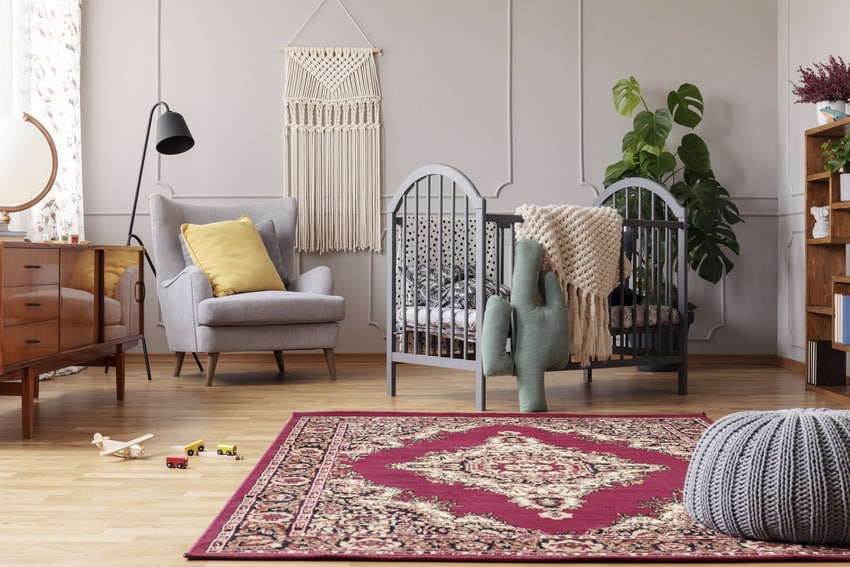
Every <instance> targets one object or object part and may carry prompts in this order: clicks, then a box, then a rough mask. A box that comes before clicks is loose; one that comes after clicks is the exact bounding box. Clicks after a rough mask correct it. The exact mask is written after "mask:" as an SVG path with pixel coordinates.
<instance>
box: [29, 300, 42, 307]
mask: <svg viewBox="0 0 850 567" xmlns="http://www.w3.org/2000/svg"><path fill="white" fill-rule="evenodd" d="M27 307H41V303H39V302H37V301H30V302H28V303H27Z"/></svg>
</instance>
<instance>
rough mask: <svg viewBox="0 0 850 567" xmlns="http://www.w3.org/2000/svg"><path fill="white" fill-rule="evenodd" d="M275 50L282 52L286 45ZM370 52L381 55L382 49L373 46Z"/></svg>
mask: <svg viewBox="0 0 850 567" xmlns="http://www.w3.org/2000/svg"><path fill="white" fill-rule="evenodd" d="M293 47H295V46H293ZM325 49H329V48H327V47H326V48H325ZM277 50H278V51H280V52H283V51H285V50H286V47H278V48H277ZM372 53H375V54H376V55H383V54H384V50H383V49H381V48H380V47H373V48H372Z"/></svg>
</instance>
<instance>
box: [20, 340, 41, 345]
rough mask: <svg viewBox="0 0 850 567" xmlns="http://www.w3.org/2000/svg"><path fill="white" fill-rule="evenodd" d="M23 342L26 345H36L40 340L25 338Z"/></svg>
mask: <svg viewBox="0 0 850 567" xmlns="http://www.w3.org/2000/svg"><path fill="white" fill-rule="evenodd" d="M24 342H26V343H27V344H28V345H37V344H38V343H40V342H41V341H40V340H39V339H27V340H26V341H24Z"/></svg>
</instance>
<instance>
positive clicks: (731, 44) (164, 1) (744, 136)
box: [82, 0, 813, 354]
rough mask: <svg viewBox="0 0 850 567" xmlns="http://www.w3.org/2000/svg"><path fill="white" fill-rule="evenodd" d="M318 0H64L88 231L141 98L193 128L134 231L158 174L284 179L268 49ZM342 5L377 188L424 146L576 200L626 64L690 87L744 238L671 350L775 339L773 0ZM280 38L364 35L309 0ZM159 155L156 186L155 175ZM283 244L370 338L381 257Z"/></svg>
mask: <svg viewBox="0 0 850 567" xmlns="http://www.w3.org/2000/svg"><path fill="white" fill-rule="evenodd" d="M317 3H318V0H251V1H248V2H234V1H227V0H161V3H160V2H158V1H157V0H147V1H145V2H139V1H138V0H83V81H82V88H83V144H84V160H83V163H84V166H85V170H84V187H85V199H86V235H87V237H88V238H89V239H91V240H94V241H98V242H103V243H123V242H124V240H125V238H126V232H127V224H128V222H129V210H130V205H131V199H132V194H133V190H134V187H135V178H136V176H137V174H138V167H139V158H140V154H141V149H142V148H141V144H142V141H143V137H144V128H145V125H146V122H147V116H148V112H149V110H150V107H151V106H152V104H153V103H154V102H156V101H157V100H158V99H159V98H162V99H164V100H166V101H167V102H168V103H169V105H170V106H171V108H172V109H173V110H176V111H178V112H181V113H182V114H183V115H184V116H185V117H186V119H187V121H188V122H189V126H190V128H191V129H192V132H193V134H194V136H195V139H196V142H197V143H196V146H195V147H194V148H193V149H192V151H191V152H188V153H186V154H182V155H179V156H165V157H160V156H156V155H155V152H150V153H149V154H148V161H147V164H146V173H145V183H144V186H143V191H142V193H143V198H142V200H141V205H140V210H141V216H140V217H139V219H138V220H137V223H136V226H137V232H138V233H139V234H140V235H141V237H142V239H143V240H146V241H147V240H149V234H150V228H149V219H148V216H147V202H146V196H147V195H148V194H150V193H151V192H152V191H162V192H166V193H170V192H171V191H172V190H173V192H174V194H175V196H176V197H178V198H182V199H188V200H191V201H193V202H199V203H205V202H232V203H238V202H240V201H243V202H254V201H257V200H262V199H267V198H270V197H273V196H277V195H280V194H281V193H282V179H283V169H282V160H281V155H282V141H281V130H282V124H283V120H282V111H281V109H282V107H281V102H280V98H281V95H282V92H283V59H282V56H281V54H280V53H279V52H278V51H277V48H278V47H280V46H281V45H283V44H284V43H285V42H286V41H287V40H289V39H290V37H292V35H293V34H294V33H295V31H296V30H297V29H298V28H299V27H300V26H301V25H302V23H303V22H304V21H305V19H306V18H307V16H308V15H309V14H310V12H311V11H312V10H313V9H314V7H315V6H316V5H317ZM344 3H345V5H346V7H347V8H348V9H349V11H350V12H351V14H352V15H353V16H354V18H355V19H356V20H357V22H358V23H359V25H360V26H361V28H362V29H363V31H364V33H365V34H366V35H367V36H368V38H369V39H370V40H371V41H372V43H373V44H374V45H376V46H378V47H381V48H382V49H383V50H384V55H383V56H380V57H379V58H378V67H379V73H380V76H381V85H382V91H383V97H384V98H383V119H384V140H385V155H384V158H385V161H384V179H385V187H384V195H385V198H387V199H388V198H389V197H390V196H391V195H392V194H393V193H394V191H395V189H396V187H397V185H398V183H400V182H401V180H402V179H403V178H404V177H405V176H406V175H407V174H408V173H409V172H410V171H411V170H413V169H414V168H416V167H418V166H420V165H423V164H425V163H430V162H435V161H440V162H446V163H450V164H453V165H455V166H457V167H459V168H460V169H462V170H463V171H464V172H466V173H467V175H468V176H469V177H470V178H471V179H472V180H473V181H474V182H475V183H476V185H477V186H478V188H479V190H480V191H481V193H482V194H484V195H487V196H489V197H490V201H489V207H490V210H493V211H512V210H513V209H514V208H515V207H516V206H517V205H519V204H522V203H523V202H535V203H539V204H548V203H572V204H580V205H584V204H589V203H590V202H591V200H592V199H593V196H594V187H597V188H598V187H601V181H602V176H603V172H604V168H605V165H607V164H608V163H610V162H611V161H613V160H615V159H617V158H618V153H619V145H620V139H621V137H622V134H623V132H624V131H625V130H626V129H627V127H628V122H627V121H626V119H625V118H623V117H621V116H619V115H617V114H616V113H615V112H614V109H613V104H612V101H611V94H610V89H611V87H612V86H613V84H614V83H615V82H616V81H617V80H618V79H620V78H622V77H625V76H628V75H635V76H636V77H637V78H638V79H639V80H640V81H641V84H642V85H643V88H644V93H645V94H646V95H648V96H649V97H652V99H654V100H656V101H658V103H657V104H658V105H660V104H661V97H663V96H664V95H665V94H666V92H667V91H668V90H670V89H673V88H675V87H677V86H678V85H679V83H681V82H686V81H687V82H693V83H695V84H697V85H698V86H699V87H700V88H701V90H702V92H703V95H704V97H705V101H706V111H705V121H704V123H703V125H701V127H700V132H701V134H702V135H703V137H704V138H705V139H706V141H707V142H708V144H709V147H710V148H711V151H712V157H713V160H714V163H713V165H714V169H715V172H716V174H717V176H718V178H719V179H720V180H721V181H722V182H723V184H724V185H725V186H726V187H727V188H728V189H729V190H730V192H731V193H732V195H733V198H734V199H735V201H736V203H737V204H738V206H739V207H740V208H741V211H742V212H743V214H744V217H745V220H746V223H745V224H744V225H739V226H740V228H739V229H738V235H739V239H740V241H741V247H742V254H741V257H740V258H739V259H738V261H737V263H736V268H735V270H734V271H733V273H732V274H731V275H730V277H729V278H727V280H726V281H724V282H723V283H721V284H718V285H717V286H708V285H703V284H702V283H701V281H700V280H698V279H697V278H696V277H693V278H692V279H691V299H692V301H693V302H694V303H696V304H698V305H699V306H700V308H699V311H698V313H697V321H696V323H695V324H694V326H693V327H692V332H691V336H692V340H691V344H690V348H691V350H692V352H697V353H700V352H703V353H723V354H734V353H746V354H772V353H775V352H776V350H777V342H778V339H777V334H776V331H775V330H776V329H777V313H776V310H775V309H774V308H773V306H774V305H776V304H777V290H778V288H779V287H780V286H779V285H778V284H777V277H776V274H777V270H778V269H783V270H784V266H781V265H780V266H778V265H777V264H778V258H780V259H781V256H778V255H777V250H778V249H779V250H781V248H782V245H783V244H782V242H779V243H777V242H776V241H775V238H774V235H776V234H777V226H778V222H784V219H785V217H778V216H777V213H778V211H779V210H780V209H779V207H778V204H779V200H778V194H779V193H780V190H781V188H782V187H783V185H784V179H785V175H784V171H783V170H781V169H779V168H778V167H777V164H778V163H779V162H780V161H781V158H780V157H779V156H778V155H777V154H778V152H779V149H778V148H777V144H776V143H775V140H777V139H779V138H780V127H781V122H780V123H778V122H777V116H778V115H781V114H782V113H781V112H779V111H778V108H782V109H784V108H785V106H784V104H785V101H784V100H783V98H782V96H781V93H780V96H779V98H777V85H778V84H779V83H781V82H782V81H781V80H779V79H778V78H777V72H776V70H777V68H778V64H777V59H778V57H779V55H778V51H777V45H778V39H777V30H778V29H779V28H781V26H778V25H777V18H778V11H777V10H778V6H779V5H778V4H777V2H776V0H749V1H747V2H741V1H739V0H715V1H713V2H702V1H697V0H642V1H641V2H634V1H631V0H593V1H581V0H513V1H511V0H464V1H463V2H458V1H456V0H428V1H423V0H344ZM794 4H795V5H796V4H798V3H797V2H794ZM799 4H800V5H802V2H799ZM780 11H781V10H780ZM158 22H161V24H160V27H159V28H158ZM808 33H813V32H811V31H809V32H808ZM293 43H294V44H296V45H309V44H320V45H329V44H342V45H363V44H364V41H363V39H362V38H361V36H360V34H359V32H358V31H357V30H356V29H355V28H354V27H353V26H352V25H351V24H350V23H349V22H348V21H347V18H346V16H345V15H344V13H343V12H342V11H341V10H340V9H339V7H338V5H337V4H336V2H335V0H328V1H327V2H326V3H325V4H324V6H323V7H322V9H321V10H320V11H319V12H318V13H317V14H316V17H315V18H314V19H313V21H311V22H310V24H308V25H307V26H306V27H305V28H304V30H303V31H302V33H301V34H300V35H299V36H298V38H297V39H296V41H294V42H293ZM779 52H781V49H780V50H779ZM780 86H781V85H780ZM780 90H781V89H780ZM778 105H781V106H778ZM796 151H799V149H798V150H796ZM798 155H800V154H798ZM797 159H798V161H799V160H801V159H802V158H801V157H799V158H797ZM158 164H159V165H160V166H161V178H162V180H164V181H165V182H167V184H168V185H167V186H165V185H160V186H157V185H156V180H157V173H158V171H157V165H158ZM798 173H799V172H798ZM798 208H799V207H798ZM783 210H785V209H783ZM778 219H780V221H778ZM789 220H790V217H789ZM301 262H302V268H307V267H311V266H314V265H318V264H328V265H330V266H331V267H332V268H333V270H334V273H335V276H336V281H337V292H338V293H340V294H342V295H344V296H345V297H346V300H347V302H346V310H347V317H346V320H345V322H344V323H343V325H342V334H341V340H340V346H339V349H338V350H339V352H382V351H383V350H384V349H385V346H384V331H383V326H384V320H385V315H384V313H385V307H384V301H385V299H384V298H385V290H384V285H385V284H384V265H385V258H384V256H383V255H381V254H367V253H360V254H342V253H339V254H328V255H324V256H314V255H305V256H304V257H303V258H302V260H301ZM779 279H780V281H781V280H782V278H779ZM148 286H149V294H148V298H149V300H148V302H147V305H146V329H147V336H148V346H149V349H150V350H151V351H153V352H159V351H166V350H167V345H166V343H165V339H164V332H163V331H162V329H161V328H158V326H157V324H156V322H157V320H158V317H157V304H156V300H155V293H153V279H152V278H150V277H149V278H148ZM794 293H796V291H795V292H794ZM800 296H802V292H801V291H800ZM780 327H781V324H780ZM783 352H784V351H783Z"/></svg>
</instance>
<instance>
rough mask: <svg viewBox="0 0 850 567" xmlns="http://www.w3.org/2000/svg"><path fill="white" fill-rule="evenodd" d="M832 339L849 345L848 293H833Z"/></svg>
mask: <svg viewBox="0 0 850 567" xmlns="http://www.w3.org/2000/svg"><path fill="white" fill-rule="evenodd" d="M832 340H833V341H834V342H836V343H841V344H843V345H850V294H846V293H836V294H835V303H834V306H833V337H832Z"/></svg>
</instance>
